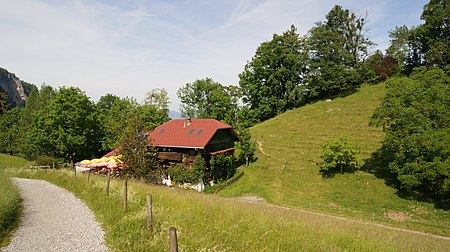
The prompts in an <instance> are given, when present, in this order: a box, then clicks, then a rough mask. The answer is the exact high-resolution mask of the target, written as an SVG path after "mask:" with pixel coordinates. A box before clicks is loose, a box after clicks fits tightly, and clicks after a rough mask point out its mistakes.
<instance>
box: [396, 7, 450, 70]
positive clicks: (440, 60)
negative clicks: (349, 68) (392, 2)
mask: <svg viewBox="0 0 450 252" xmlns="http://www.w3.org/2000/svg"><path fill="white" fill-rule="evenodd" d="M420 18H421V19H422V20H423V21H425V23H424V24H421V25H419V26H417V27H412V28H408V27H406V26H405V25H403V26H400V27H396V28H395V29H394V30H393V31H391V32H390V37H391V45H390V46H389V48H388V50H387V53H388V54H389V55H390V56H393V57H394V58H396V59H397V60H399V62H401V63H402V64H403V72H404V73H405V74H407V75H409V74H411V72H412V71H413V69H414V68H415V67H419V66H428V67H431V66H435V67H440V68H443V69H446V71H447V72H448V71H450V40H449V39H448V38H449V37H450V3H449V2H448V0H430V2H428V4H426V5H425V6H424V10H423V12H422V15H421V17H420Z"/></svg>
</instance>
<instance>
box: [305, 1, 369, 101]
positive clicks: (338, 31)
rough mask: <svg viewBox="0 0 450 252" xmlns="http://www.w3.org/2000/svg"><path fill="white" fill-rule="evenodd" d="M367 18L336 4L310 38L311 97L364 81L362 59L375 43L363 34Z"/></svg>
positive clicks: (339, 90)
mask: <svg viewBox="0 0 450 252" xmlns="http://www.w3.org/2000/svg"><path fill="white" fill-rule="evenodd" d="M366 22H367V21H366V20H365V19H364V18H359V17H357V16H356V15H355V14H354V13H352V12H350V11H349V10H348V9H343V8H342V7H341V6H339V5H336V6H335V7H334V8H333V9H332V10H331V11H330V12H329V13H328V14H327V16H326V21H325V22H323V23H321V22H320V23H318V24H317V25H316V26H315V27H313V28H312V29H311V30H310V32H309V36H308V38H307V41H306V43H307V48H308V49H307V50H308V55H309V57H310V60H309V64H308V68H309V69H310V70H309V80H308V84H309V88H310V94H309V96H310V98H313V99H315V98H323V97H330V96H334V95H337V94H340V93H342V92H346V91H348V90H354V89H355V88H356V87H358V86H359V85H360V83H362V80H363V78H362V76H361V62H362V60H363V59H364V58H365V57H366V56H367V55H368V52H367V49H368V47H369V46H371V45H373V43H372V42H371V41H370V40H369V39H368V38H366V37H365V36H364V26H365V25H366Z"/></svg>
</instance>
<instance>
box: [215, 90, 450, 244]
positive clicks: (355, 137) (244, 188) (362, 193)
mask: <svg viewBox="0 0 450 252" xmlns="http://www.w3.org/2000/svg"><path fill="white" fill-rule="evenodd" d="M384 94H385V85H384V84H380V85H376V86H367V85H366V86H362V87H361V88H360V89H359V90H358V92H356V93H354V94H352V95H349V96H347V97H344V98H336V99H333V100H331V101H320V102H317V103H314V104H310V105H307V106H304V107H301V108H298V109H294V110H290V111H288V112H286V113H284V114H282V115H279V116H277V117H275V118H273V119H270V120H268V121H265V122H263V123H261V124H258V125H256V126H254V127H253V128H251V134H252V138H253V140H254V141H256V143H257V149H258V160H257V161H256V162H255V163H253V164H251V165H250V166H249V167H243V168H241V169H242V170H244V172H245V176H243V177H242V178H240V179H239V180H238V181H237V182H236V183H234V184H232V185H230V186H228V187H226V188H225V189H224V190H222V191H220V192H219V195H222V196H226V197H240V196H245V195H254V196H258V197H261V198H263V199H265V200H266V201H267V202H269V203H273V204H277V205H282V206H287V207H293V208H301V209H308V210H311V211H316V212H322V213H328V214H332V215H337V216H346V217H350V218H355V219H359V220H368V221H374V222H377V223H384V224H387V225H391V226H397V227H404V228H410V229H414V230H420V231H425V232H431V233H435V234H439V235H444V236H450V233H449V230H450V212H449V211H444V210H441V209H436V208H435V207H434V205H433V204H431V203H425V202H418V201H414V200H407V199H403V198H401V197H399V196H398V195H397V191H396V189H394V188H392V187H389V186H387V185H386V184H385V181H384V180H383V179H381V178H377V177H376V176H375V175H374V174H372V173H370V172H363V171H358V172H356V173H352V174H337V175H336V176H335V177H334V178H323V177H322V175H321V174H320V172H319V165H318V163H319V162H320V148H321V146H322V145H323V144H324V142H325V141H326V140H328V139H333V138H337V137H339V136H342V135H345V136H347V137H348V138H349V139H350V140H351V142H352V143H353V144H356V145H358V146H359V147H360V149H361V154H360V156H361V159H362V160H363V162H364V160H365V159H367V158H370V156H371V154H372V153H373V152H375V151H376V150H377V149H378V148H380V146H381V142H382V140H383V138H384V133H383V132H382V131H381V129H379V128H375V127H370V126H369V119H370V117H371V116H372V113H373V111H374V110H375V108H376V107H377V106H378V104H379V102H380V100H381V98H382V97H383V96H384ZM367 166H370V164H366V165H365V170H371V169H372V168H373V167H367Z"/></svg>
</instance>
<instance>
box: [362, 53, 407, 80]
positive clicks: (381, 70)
mask: <svg viewBox="0 0 450 252" xmlns="http://www.w3.org/2000/svg"><path fill="white" fill-rule="evenodd" d="M398 64H399V63H398V61H397V60H396V59H395V58H393V57H392V56H389V55H383V53H382V52H381V51H379V50H377V51H376V52H375V53H374V54H372V55H370V56H369V57H368V58H367V59H366V60H365V61H364V63H363V64H362V74H363V75H364V79H365V81H366V82H367V83H369V84H378V83H380V82H382V81H385V80H386V79H387V78H389V77H390V76H392V75H394V74H396V73H398V72H399V65H398Z"/></svg>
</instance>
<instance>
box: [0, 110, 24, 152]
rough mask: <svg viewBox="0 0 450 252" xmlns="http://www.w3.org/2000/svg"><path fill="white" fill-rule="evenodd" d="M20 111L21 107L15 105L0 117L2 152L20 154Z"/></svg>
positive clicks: (0, 144) (0, 148) (0, 147)
mask: <svg viewBox="0 0 450 252" xmlns="http://www.w3.org/2000/svg"><path fill="white" fill-rule="evenodd" d="M20 112H21V109H20V108H19V107H15V108H13V109H10V110H8V111H6V113H5V114H4V115H3V116H1V117H0V152H4V153H9V154H10V155H16V154H18V152H19V144H20V139H19V137H18V136H19V132H20V131H19V125H20V124H19V122H20Z"/></svg>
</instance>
